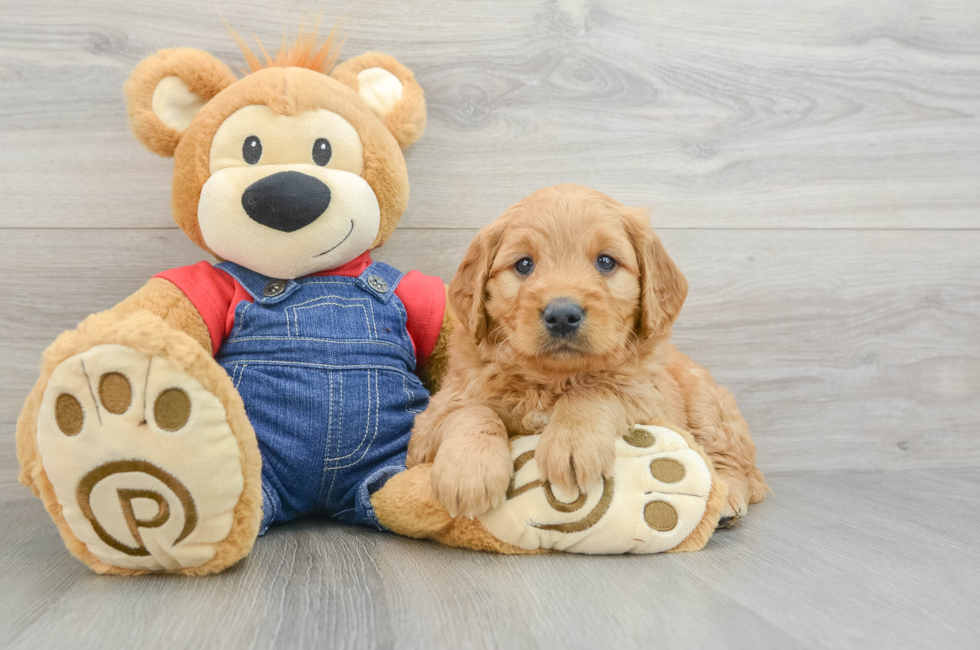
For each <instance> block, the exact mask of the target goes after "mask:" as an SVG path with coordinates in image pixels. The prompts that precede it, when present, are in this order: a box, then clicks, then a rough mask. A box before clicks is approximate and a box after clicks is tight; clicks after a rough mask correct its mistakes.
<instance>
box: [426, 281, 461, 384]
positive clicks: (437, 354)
mask: <svg viewBox="0 0 980 650" xmlns="http://www.w3.org/2000/svg"><path fill="white" fill-rule="evenodd" d="M448 290H449V287H446V291H447V292H448ZM456 322H457V319H456V314H455V313H454V312H453V308H452V307H451V306H450V305H449V301H448V300H446V308H445V310H444V311H443V312H442V328H441V329H440V330H439V338H438V339H437V340H436V345H435V347H434V348H432V354H431V355H429V360H428V362H427V363H426V364H425V368H424V370H423V373H422V382H423V383H424V384H425V387H426V388H428V389H429V392H430V393H432V394H435V393H436V392H437V391H438V390H439V386H441V385H442V380H443V378H444V377H445V376H446V371H447V370H448V369H449V338H450V335H452V333H453V328H454V327H456Z"/></svg>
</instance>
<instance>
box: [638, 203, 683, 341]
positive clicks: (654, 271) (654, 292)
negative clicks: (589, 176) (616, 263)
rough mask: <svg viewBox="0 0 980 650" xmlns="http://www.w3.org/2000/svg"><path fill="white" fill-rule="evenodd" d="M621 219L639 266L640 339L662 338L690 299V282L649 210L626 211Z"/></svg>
mask: <svg viewBox="0 0 980 650" xmlns="http://www.w3.org/2000/svg"><path fill="white" fill-rule="evenodd" d="M622 217H623V221H624V224H625V228H626V234H627V235H628V236H629V238H630V240H631V241H632V242H633V247H634V248H635V250H636V259H637V262H638V263H639V271H640V318H639V332H640V337H641V338H644V339H650V338H660V337H663V336H665V335H666V334H667V333H668V332H669V331H670V326H671V325H673V324H674V321H675V320H677V316H678V315H679V314H680V313H681V307H682V306H683V305H684V299H685V298H687V278H685V277H684V274H683V273H681V270H680V269H679V268H677V265H676V264H674V260H672V259H671V258H670V255H668V254H667V249H665V248H664V245H663V243H662V242H661V241H660V237H658V236H657V234H656V233H655V232H653V228H652V227H651V226H650V220H649V216H648V214H647V211H646V210H643V209H640V208H623V209H622Z"/></svg>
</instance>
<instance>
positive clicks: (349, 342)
mask: <svg viewBox="0 0 980 650" xmlns="http://www.w3.org/2000/svg"><path fill="white" fill-rule="evenodd" d="M236 341H313V342H317V343H336V344H337V345H365V344H367V345H386V346H388V347H392V348H396V349H398V350H401V351H403V352H405V353H408V352H409V351H408V350H407V349H405V346H403V345H399V344H398V343H391V342H390V341H385V340H383V339H376V340H372V339H318V338H314V337H310V336H239V337H237V338H234V339H226V340H225V343H232V342H236Z"/></svg>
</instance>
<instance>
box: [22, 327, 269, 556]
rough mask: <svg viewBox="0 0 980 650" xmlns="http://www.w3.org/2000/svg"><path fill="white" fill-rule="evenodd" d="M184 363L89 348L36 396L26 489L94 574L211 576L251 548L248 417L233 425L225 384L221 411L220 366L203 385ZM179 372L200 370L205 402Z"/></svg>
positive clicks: (237, 405) (252, 479)
mask: <svg viewBox="0 0 980 650" xmlns="http://www.w3.org/2000/svg"><path fill="white" fill-rule="evenodd" d="M194 345H196V344H194ZM197 348H198V351H199V352H201V353H203V349H201V348H200V346H197ZM182 352H183V354H181V355H175V356H174V357H173V358H172V359H167V358H165V357H164V356H151V355H150V354H147V353H142V352H138V351H136V350H135V349H133V348H131V347H126V346H123V345H115V344H103V345H97V346H95V347H92V348H91V349H88V350H87V351H85V352H83V353H81V354H77V355H74V356H71V357H69V358H67V359H65V360H64V361H62V362H61V363H60V364H58V365H57V366H56V367H55V368H54V369H53V372H52V373H51V376H50V379H49V380H48V382H47V385H46V387H45V388H44V390H43V396H42V397H41V400H40V408H39V410H38V412H37V416H36V417H37V433H36V436H37V447H36V451H37V456H38V458H39V460H40V464H41V465H42V466H43V472H39V471H36V470H35V471H34V472H33V474H34V476H33V481H34V484H35V486H36V487H38V488H39V492H40V494H41V496H42V498H43V499H44V500H45V505H46V506H47V507H48V511H49V512H50V513H51V515H52V517H53V518H54V519H55V521H56V522H57V523H58V525H59V528H61V532H62V535H63V536H64V538H65V541H66V543H67V545H68V547H69V548H70V549H71V550H72V551H73V552H74V553H75V554H76V555H77V556H78V557H80V558H81V559H82V560H83V561H85V562H86V563H87V564H89V565H90V566H92V567H93V568H95V569H96V570H98V571H100V572H108V573H142V572H147V571H171V572H180V573H191V574H200V573H211V572H214V571H219V570H221V569H222V568H224V567H226V566H228V565H230V564H232V563H234V562H235V561H237V560H238V559H240V558H241V557H242V556H243V555H244V554H245V553H247V552H248V550H249V549H250V548H251V545H252V541H254V539H255V536H256V533H257V527H258V517H259V516H261V515H260V513H256V512H255V510H256V507H257V506H256V504H257V503H259V504H260V503H261V502H260V500H259V499H258V498H257V488H256V487H255V485H256V481H257V480H258V475H257V473H258V469H257V467H258V466H257V464H256V463H255V462H252V461H251V460H250V459H252V458H255V457H256V456H257V449H252V448H248V447H249V445H247V444H242V441H243V440H244V441H246V442H247V440H248V438H247V436H249V435H251V436H253V438H254V433H252V432H251V429H250V427H248V425H247V420H245V419H244V411H242V412H241V413H235V414H234V415H235V416H236V417H235V418H232V419H231V421H230V420H229V411H235V410H236V409H237V410H241V409H242V406H241V400H240V399H237V397H230V396H231V395H233V394H234V393H233V388H231V384H230V381H229V382H228V384H227V386H224V387H222V386H220V385H219V388H220V389H221V391H224V393H225V395H224V399H222V398H219V397H218V395H217V394H215V392H213V391H214V388H213V386H214V384H215V382H218V383H219V384H220V382H221V381H223V380H224V381H227V380H228V378H227V375H224V377H223V378H222V377H221V374H214V373H222V374H223V371H222V370H221V368H220V366H217V364H214V362H213V360H210V359H206V360H205V361H206V362H209V363H211V364H213V370H214V372H213V373H211V374H210V375H208V372H211V370H212V369H211V368H209V367H206V366H203V365H202V364H203V363H205V361H201V360H199V359H196V356H195V355H196V352H193V351H191V352H188V350H183V351H182ZM182 362H184V363H182ZM179 365H184V366H185V367H187V366H195V367H197V368H202V367H203V368H205V370H207V371H208V372H203V373H201V379H202V380H203V381H205V382H207V383H210V384H212V390H209V389H208V388H205V386H204V385H203V384H202V382H201V381H199V380H198V379H197V378H195V377H194V376H192V375H191V374H189V373H188V372H187V371H185V370H183V369H181V367H179ZM221 391H219V392H221ZM236 400H237V401H236ZM236 418H237V419H236ZM242 421H244V422H245V425H244V427H246V428H247V429H248V431H246V432H242V431H239V432H238V435H237V436H236V433H235V432H234V431H233V430H232V424H231V422H237V423H238V425H237V426H238V428H239V429H241V428H242V425H241V422H242ZM251 447H254V441H253V443H252V445H251ZM246 486H247V487H246ZM246 494H247V495H248V498H247V499H245V498H244V497H245V495H246Z"/></svg>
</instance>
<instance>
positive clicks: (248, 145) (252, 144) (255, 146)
mask: <svg viewBox="0 0 980 650" xmlns="http://www.w3.org/2000/svg"><path fill="white" fill-rule="evenodd" d="M261 157H262V141H261V140H259V138H258V136H254V135H250V136H248V137H247V138H245V144H243V145H242V158H244V159H245V162H247V163H248V164H249V165H254V164H255V163H257V162H259V158H261Z"/></svg>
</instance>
